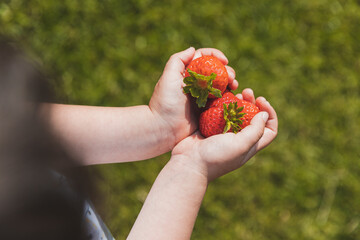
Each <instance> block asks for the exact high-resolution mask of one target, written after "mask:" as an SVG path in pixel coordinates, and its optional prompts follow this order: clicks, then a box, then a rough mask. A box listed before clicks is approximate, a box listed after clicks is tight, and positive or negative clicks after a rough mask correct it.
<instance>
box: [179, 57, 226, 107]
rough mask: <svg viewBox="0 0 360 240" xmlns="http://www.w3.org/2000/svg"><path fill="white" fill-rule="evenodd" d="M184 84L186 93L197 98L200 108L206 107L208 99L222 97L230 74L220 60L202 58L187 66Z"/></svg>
mask: <svg viewBox="0 0 360 240" xmlns="http://www.w3.org/2000/svg"><path fill="white" fill-rule="evenodd" d="M184 83H185V84H186V86H185V87H184V92H185V93H191V95H192V96H193V97H195V98H197V100H196V103H197V104H198V106H199V107H205V104H206V101H207V98H208V97H209V98H216V97H218V98H219V97H221V94H222V93H223V92H224V91H225V89H226V87H227V85H228V73H227V70H226V68H225V65H224V64H223V63H222V62H221V61H220V60H219V59H218V58H216V57H213V56H202V57H199V58H197V59H195V60H193V61H192V62H191V63H190V64H189V65H188V66H187V70H186V72H185V78H184Z"/></svg>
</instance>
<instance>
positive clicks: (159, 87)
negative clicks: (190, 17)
mask: <svg viewBox="0 0 360 240" xmlns="http://www.w3.org/2000/svg"><path fill="white" fill-rule="evenodd" d="M202 55H212V56H216V57H217V58H219V59H220V60H221V61H222V62H223V63H224V64H225V65H226V64H227V63H228V60H227V58H226V57H225V55H224V54H223V53H222V52H221V51H219V50H217V49H214V48H201V49H198V50H195V49H194V48H193V47H191V48H188V49H186V50H184V51H182V52H178V53H175V54H174V55H172V56H171V57H170V59H169V60H168V62H167V63H166V66H165V68H164V71H163V74H162V76H161V77H160V79H159V81H158V83H157V84H156V86H155V90H154V93H153V95H152V97H151V100H150V103H149V107H150V109H151V111H152V113H153V114H154V116H155V118H156V119H157V120H156V122H158V123H159V124H158V128H159V131H161V134H165V135H167V137H166V138H167V139H169V140H168V144H169V149H172V148H173V147H174V146H175V145H176V144H177V143H178V142H180V141H181V140H183V139H184V138H186V137H188V136H190V135H191V134H193V133H194V132H195V131H196V129H197V127H198V124H197V121H198V120H197V119H198V115H199V112H200V111H199V109H198V108H197V107H196V106H195V104H194V101H191V99H190V98H191V97H190V96H188V95H186V94H184V92H183V87H184V85H185V84H184V83H183V79H184V74H185V69H186V66H187V65H188V64H189V63H190V62H191V61H192V60H193V59H195V58H198V57H200V56H202ZM226 68H227V70H228V74H229V86H230V88H231V89H236V88H237V85H238V84H237V81H236V80H235V71H234V70H233V69H232V68H231V67H229V66H226Z"/></svg>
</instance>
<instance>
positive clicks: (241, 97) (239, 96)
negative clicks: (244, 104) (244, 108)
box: [235, 93, 243, 100]
mask: <svg viewBox="0 0 360 240" xmlns="http://www.w3.org/2000/svg"><path fill="white" fill-rule="evenodd" d="M235 96H236V97H237V98H238V99H240V100H243V96H242V94H241V93H238V94H236V95H235Z"/></svg>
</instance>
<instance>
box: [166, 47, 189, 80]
mask: <svg viewBox="0 0 360 240" xmlns="http://www.w3.org/2000/svg"><path fill="white" fill-rule="evenodd" d="M194 54H195V48H193V47H189V48H188V49H186V50H184V51H181V52H178V53H175V54H173V55H172V56H171V57H170V59H169V61H168V62H167V63H166V66H165V69H164V72H163V76H164V77H165V78H166V79H167V78H170V79H178V77H181V78H183V77H184V76H183V74H184V71H185V67H186V65H188V64H189V63H190V61H191V60H192V59H193V57H194ZM174 76H175V78H174Z"/></svg>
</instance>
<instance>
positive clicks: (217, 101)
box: [205, 90, 240, 109]
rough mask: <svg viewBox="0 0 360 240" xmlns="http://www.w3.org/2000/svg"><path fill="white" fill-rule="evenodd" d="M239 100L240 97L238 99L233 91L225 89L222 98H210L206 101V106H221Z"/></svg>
mask: <svg viewBox="0 0 360 240" xmlns="http://www.w3.org/2000/svg"><path fill="white" fill-rule="evenodd" d="M239 100H240V99H238V98H237V97H236V96H235V95H234V94H233V93H232V92H231V91H229V90H225V92H224V93H223V95H222V97H221V98H213V99H209V100H208V102H207V103H206V106H205V108H206V109H208V108H212V107H221V106H223V104H224V103H225V104H226V105H228V104H229V103H231V102H237V101H239ZM238 105H239V103H238ZM239 106H240V105H239Z"/></svg>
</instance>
